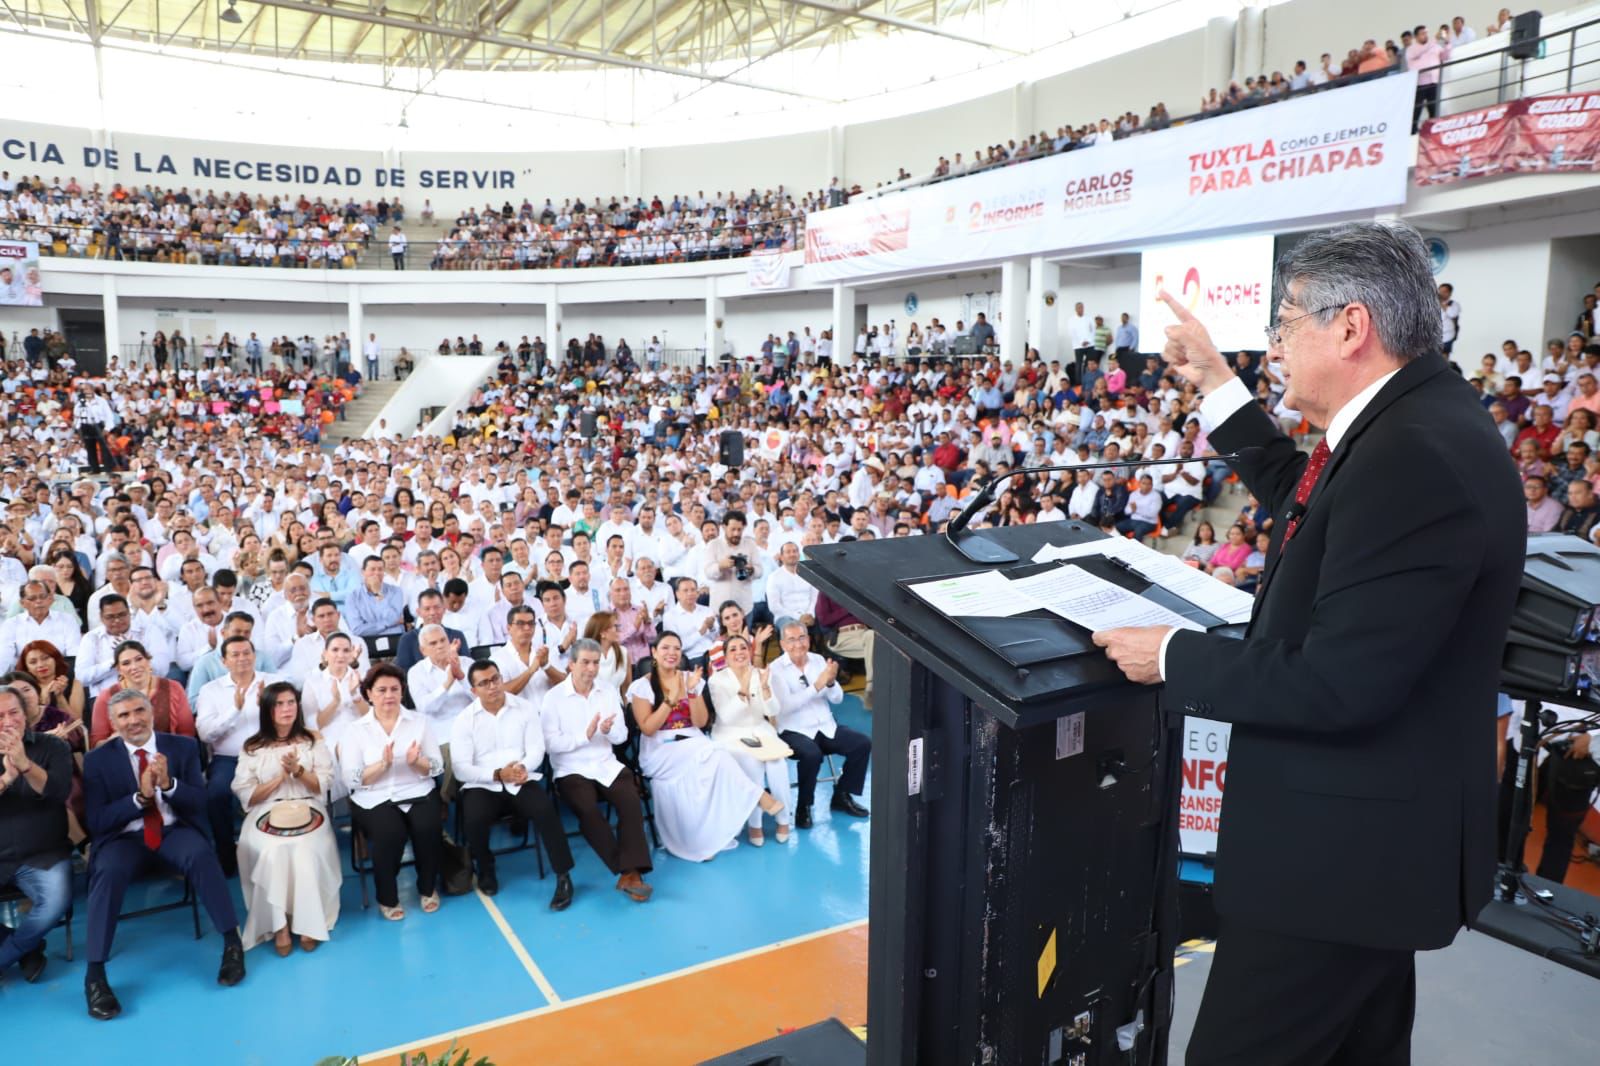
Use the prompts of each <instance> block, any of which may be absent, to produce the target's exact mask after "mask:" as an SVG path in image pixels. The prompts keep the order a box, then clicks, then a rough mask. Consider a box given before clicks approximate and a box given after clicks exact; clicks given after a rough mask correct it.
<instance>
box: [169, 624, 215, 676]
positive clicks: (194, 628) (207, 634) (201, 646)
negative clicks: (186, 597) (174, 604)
mask: <svg viewBox="0 0 1600 1066" xmlns="http://www.w3.org/2000/svg"><path fill="white" fill-rule="evenodd" d="M213 637H215V638H216V643H215V644H212V642H211V640H212V638H213ZM213 647H216V648H220V647H222V623H221V622H220V621H219V622H218V623H217V624H216V625H214V626H208V625H206V624H205V623H204V622H202V621H200V619H198V618H190V619H189V620H188V621H187V622H185V623H183V628H182V629H180V630H178V650H177V660H178V669H180V670H193V669H194V664H195V663H196V662H198V661H199V660H200V656H202V655H204V654H205V653H206V652H208V651H211V650H212V648H213Z"/></svg>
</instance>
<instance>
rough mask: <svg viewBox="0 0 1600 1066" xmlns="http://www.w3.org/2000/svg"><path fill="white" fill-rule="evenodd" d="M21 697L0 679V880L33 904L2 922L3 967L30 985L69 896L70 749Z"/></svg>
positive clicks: (41, 970)
mask: <svg viewBox="0 0 1600 1066" xmlns="http://www.w3.org/2000/svg"><path fill="white" fill-rule="evenodd" d="M22 701H23V697H22V695H21V694H20V693H18V692H17V690H16V689H13V688H8V687H3V686H0V885H7V884H11V883H13V882H15V883H16V886H17V888H18V889H19V890H20V891H21V892H22V894H23V895H25V896H27V897H28V899H29V901H30V902H31V903H32V904H33V909H32V910H31V911H29V912H28V913H27V914H26V915H24V916H23V918H22V920H21V921H19V922H18V923H17V927H16V929H6V928H5V927H4V926H0V935H4V936H5V939H3V940H0V972H4V970H5V968H6V967H7V966H10V965H11V964H12V963H14V962H15V963H17V964H18V965H19V966H20V967H21V969H22V978H23V980H25V981H27V982H28V983H29V984H32V983H34V982H35V981H37V980H39V975H40V974H42V973H44V938H45V935H46V934H47V933H49V932H50V930H51V929H54V928H55V925H56V923H57V922H59V921H60V920H61V916H62V915H63V914H65V913H67V907H68V906H69V905H70V904H71V903H72V863H70V862H68V861H67V859H68V856H69V855H70V854H71V844H70V843H69V842H68V840H67V793H68V792H70V791H71V790H72V750H71V749H70V748H68V747H67V745H66V744H65V743H64V742H63V741H60V740H57V739H56V738H55V737H52V736H47V735H46V734H44V733H34V732H30V731H29V730H28V719H27V714H26V712H25V711H24V709H23V702H22ZM5 934H9V935H5Z"/></svg>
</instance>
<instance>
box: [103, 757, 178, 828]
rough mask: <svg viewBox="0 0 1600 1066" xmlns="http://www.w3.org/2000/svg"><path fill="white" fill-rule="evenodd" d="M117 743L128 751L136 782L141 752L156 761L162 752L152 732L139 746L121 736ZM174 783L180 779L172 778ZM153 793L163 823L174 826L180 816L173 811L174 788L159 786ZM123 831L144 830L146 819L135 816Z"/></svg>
mask: <svg viewBox="0 0 1600 1066" xmlns="http://www.w3.org/2000/svg"><path fill="white" fill-rule="evenodd" d="M117 743H119V744H121V745H122V747H123V750H124V751H126V752H127V753H128V765H129V766H131V767H133V780H134V781H135V782H137V781H138V780H139V753H140V752H141V751H142V752H144V753H145V758H146V759H147V760H148V761H149V762H155V759H156V756H157V755H159V754H161V753H160V752H159V751H157V750H156V735H155V734H154V733H151V734H150V737H149V739H148V740H146V741H145V742H144V743H143V744H142V745H140V746H139V747H137V748H135V747H132V746H131V745H129V744H128V742H127V741H126V740H123V739H122V738H121V737H118V738H117ZM169 772H170V771H169ZM172 784H173V786H174V787H176V786H177V784H178V779H177V778H176V777H174V778H173V779H172ZM151 794H152V795H153V796H155V800H156V810H157V811H159V812H160V813H161V824H162V825H164V826H172V825H174V824H176V823H177V821H178V817H177V815H175V814H173V813H172V802H171V796H172V789H168V790H167V791H165V792H163V791H161V790H160V789H159V788H158V789H153V790H151ZM122 831H123V832H124V833H142V832H144V819H143V818H135V819H134V820H133V821H131V822H129V823H128V824H127V825H125V826H123V827H122Z"/></svg>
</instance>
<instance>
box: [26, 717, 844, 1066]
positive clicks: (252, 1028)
mask: <svg viewBox="0 0 1600 1066" xmlns="http://www.w3.org/2000/svg"><path fill="white" fill-rule="evenodd" d="M839 719H840V722H841V723H842V724H845V725H848V726H850V727H852V728H855V729H859V730H862V731H864V732H870V722H869V720H868V716H867V715H866V713H865V712H864V711H863V710H862V709H861V705H860V702H859V701H858V700H857V699H856V697H854V696H847V697H846V698H845V703H844V705H843V706H842V707H841V708H840V713H839ZM824 772H826V769H824ZM830 794H831V786H830V785H828V784H822V785H820V786H819V788H818V796H817V805H816V808H815V817H816V820H817V822H816V827H815V828H814V829H811V830H810V831H808V832H800V831H795V832H794V833H793V834H792V836H791V839H790V841H789V842H788V843H787V844H785V845H779V844H777V842H776V841H775V840H774V839H773V836H772V830H771V823H770V821H769V822H768V831H767V844H766V846H765V847H763V848H759V849H758V848H752V847H750V846H749V845H748V844H747V843H741V844H740V846H739V847H738V848H736V849H735V850H733V851H731V852H727V853H724V854H722V855H720V856H718V857H717V858H716V859H715V860H714V861H712V862H709V863H688V862H683V861H681V860H678V859H675V858H673V857H672V856H670V855H668V854H667V853H666V852H665V851H659V850H658V851H657V852H656V853H655V856H654V858H655V864H656V868H655V872H654V873H653V874H651V875H650V876H649V881H650V883H651V884H652V885H653V886H654V887H655V895H654V898H653V899H652V900H651V902H649V903H648V904H643V905H640V904H636V903H633V902H632V901H630V900H629V899H628V898H627V897H625V896H624V895H622V894H621V893H619V892H617V891H616V890H615V889H614V888H613V884H614V882H615V878H614V877H612V876H611V875H609V874H608V873H607V872H606V871H605V869H604V867H602V866H601V865H600V863H599V862H598V861H597V860H596V859H595V858H594V856H593V855H592V854H591V853H590V852H589V850H588V847H587V846H586V845H585V844H584V843H583V842H582V840H581V839H574V842H573V843H574V847H573V850H574V853H575V856H576V859H577V867H576V868H575V869H574V871H573V879H574V882H575V884H576V886H577V895H576V897H575V899H574V900H573V903H572V906H571V907H570V908H569V909H568V910H567V911H566V912H564V913H561V914H554V913H551V911H550V910H549V909H548V906H547V904H548V903H549V899H550V894H551V892H552V890H553V889H554V886H555V881H554V878H553V877H547V878H546V879H545V880H544V881H539V880H537V875H538V871H537V869H536V865H535V857H534V853H533V851H531V850H528V851H520V852H516V853H513V854H509V855H505V856H502V857H501V858H500V860H499V864H498V866H499V874H500V893H499V895H497V896H496V897H495V898H494V899H493V900H492V901H487V900H485V899H483V898H482V897H480V896H478V895H477V893H472V894H470V895H466V896H458V897H447V898H446V899H445V900H444V905H443V906H442V907H441V908H440V909H439V911H438V913H436V914H432V915H425V914H423V913H422V912H421V910H420V908H419V907H418V906H417V900H416V887H415V882H414V881H412V880H411V879H410V876H409V874H410V871H409V870H403V871H402V872H401V877H400V885H401V902H402V903H403V904H404V905H405V906H406V908H407V914H408V917H407V918H406V920H405V921H403V922H398V923H396V922H387V921H384V920H383V919H382V918H381V917H380V916H379V914H378V911H377V908H376V906H374V907H372V908H371V909H369V910H365V911H364V910H362V908H361V892H360V889H359V886H358V883H357V881H356V878H355V877H354V875H353V874H352V875H350V876H349V877H347V879H346V881H345V883H344V893H343V908H342V913H341V915H340V919H339V923H338V926H337V927H336V929H335V930H334V934H333V939H332V940H331V941H329V942H328V943H327V944H324V945H323V946H322V947H321V948H320V949H319V950H318V951H316V952H315V953H314V954H310V955H308V954H305V953H303V952H301V951H299V950H298V948H297V949H296V951H295V953H294V954H293V955H291V956H289V957H288V958H279V957H278V956H277V954H276V953H275V952H274V951H273V950H272V946H271V944H270V943H269V944H265V945H262V946H260V947H257V948H254V949H252V950H251V951H250V952H249V953H248V955H247V956H246V962H247V965H248V967H249V976H248V977H247V978H246V980H245V982H244V983H243V984H242V985H240V986H239V987H237V988H234V989H224V988H220V987H218V985H217V984H216V970H217V964H218V961H219V959H220V957H221V951H222V945H221V941H220V939H219V938H218V937H217V935H216V933H215V932H214V931H212V929H211V928H210V925H209V923H208V922H207V920H206V917H205V914H204V912H203V911H202V913H201V927H202V930H203V933H204V935H203V937H202V939H201V940H199V941H196V940H194V939H193V925H192V922H191V919H190V915H189V911H188V909H187V908H184V909H181V910H172V911H166V912H163V913H161V914H156V915H151V916H148V917H144V918H138V919H133V920H130V921H126V922H123V923H122V924H121V925H120V926H119V928H118V932H117V943H116V949H115V953H114V955H113V957H112V959H111V960H110V962H109V963H108V964H107V972H108V974H109V976H110V979H111V983H112V986H113V987H114V988H115V989H116V991H117V995H118V997H119V998H120V999H121V1001H122V1005H123V1015H122V1017H121V1018H119V1019H117V1020H115V1021H111V1022H96V1021H94V1020H92V1019H91V1018H89V1017H88V1015H87V1014H86V1013H85V1010H84V1000H83V977H84V961H83V935H84V926H83V923H84V907H83V891H84V878H83V876H82V875H81V874H80V875H78V877H77V886H78V901H77V913H76V916H75V919H74V936H75V938H76V944H75V946H76V949H77V960H76V961H75V962H67V961H66V960H65V958H64V947H63V943H64V941H63V936H62V934H61V932H60V931H57V932H54V933H52V934H51V936H50V940H49V942H48V952H49V967H48V969H47V970H46V972H45V976H44V978H43V980H42V981H41V982H40V983H39V984H38V985H35V986H30V985H27V984H25V983H24V982H23V981H22V979H21V976H20V975H19V974H18V973H17V971H16V970H15V969H14V968H13V969H11V970H9V971H7V972H6V973H5V974H4V975H0V1016H3V1017H5V1018H7V1019H9V1020H12V1021H16V1022H22V1023H23V1024H20V1025H14V1026H12V1027H10V1028H11V1032H12V1035H13V1043H12V1050H11V1053H10V1054H11V1055H12V1056H14V1057H16V1058H17V1059H19V1060H20V1061H24V1062H42V1061H49V1060H51V1059H54V1058H55V1057H56V1056H57V1055H60V1054H62V1053H66V1054H68V1055H69V1056H70V1057H71V1058H72V1060H73V1061H75V1062H80V1063H88V1064H120V1063H129V1064H132V1063H139V1062H147V1061H160V1062H162V1063H164V1064H167V1066H191V1064H192V1066H246V1064H248V1066H300V1064H311V1063H314V1062H316V1061H317V1060H319V1059H321V1058H323V1057H325V1056H330V1055H365V1054H369V1053H371V1052H374V1051H377V1050H380V1049H385V1048H392V1047H395V1046H397V1045H401V1044H406V1043H410V1042H413V1041H418V1040H422V1039H424V1038H427V1037H432V1036H436V1035H439V1034H446V1033H451V1032H454V1031H455V1030H458V1029H462V1028H466V1027H471V1026H479V1025H482V1024H484V1023H487V1022H491V1021H494V1020H495V1019H499V1018H504V1017H506V1016H508V1015H514V1014H518V1013H521V1012H526V1011H530V1010H534V1009H537V1008H540V1007H544V1006H546V1005H547V1004H550V1003H552V1002H558V1001H560V1002H564V1001H569V1000H572V999H575V998H579V997H584V996H590V995H593V994H595V993H601V992H604V991H606V990H608V989H613V988H617V987H619V986H623V985H628V984H631V983H633V982H637V981H641V980H644V979H648V978H652V977H659V976H661V975H664V974H669V973H673V972H675V971H679V970H682V969H684V968H686V967H690V966H696V965H700V964H704V963H707V962H712V961H715V960H717V959H721V958H725V957H727V956H730V955H736V954H739V953H742V952H748V951H751V950H753V949H758V948H761V947H763V946H766V945H769V944H771V943H773V942H774V941H779V940H785V939H788V938H792V937H796V936H802V935H805V934H810V933H816V932H820V931H822V930H826V929H831V928H835V927H838V926H841V925H844V924H846V923H851V922H858V921H860V920H862V919H864V918H865V917H866V915H867V842H868V836H869V824H870V823H869V822H868V821H867V820H865V819H854V818H843V817H839V818H835V817H833V816H832V815H831V813H830V812H829V811H828V809H827V803H828V797H829V795H830ZM867 802H868V805H869V806H870V796H868V797H867ZM341 850H342V851H343V852H344V854H345V858H346V862H347V863H348V857H349V856H348V852H349V848H348V843H347V838H345V837H344V836H343V835H342V834H341ZM142 890H143V891H144V892H145V894H146V898H144V899H141V898H138V896H137V894H136V892H137V891H138V890H136V892H130V894H129V900H128V904H127V908H128V909H130V910H131V909H134V908H135V907H137V906H141V905H144V904H146V903H154V902H161V901H163V900H165V899H168V898H175V896H176V894H177V892H178V891H179V889H178V886H177V884H176V882H153V883H151V884H150V885H149V886H147V887H144V888H143V889H142ZM240 914H241V917H242V915H243V908H242V906H241V908H240ZM497 918H498V920H497ZM501 922H503V923H504V929H502V928H501ZM661 987H662V990H663V993H664V994H667V995H670V993H668V992H666V989H668V988H669V987H670V985H663V986H661ZM596 1038H597V1040H603V1034H596ZM157 1048H159V1049H160V1051H159V1052H155V1051H154V1049H157ZM397 1059H398V1056H384V1057H382V1059H380V1060H378V1061H388V1062H392V1061H396V1060H397Z"/></svg>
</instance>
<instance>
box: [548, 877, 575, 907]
mask: <svg viewBox="0 0 1600 1066" xmlns="http://www.w3.org/2000/svg"><path fill="white" fill-rule="evenodd" d="M571 903H572V875H571V874H556V894H555V895H553V896H551V897H550V909H551V910H553V911H564V910H566V909H567V907H568V906H570V905H571Z"/></svg>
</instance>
